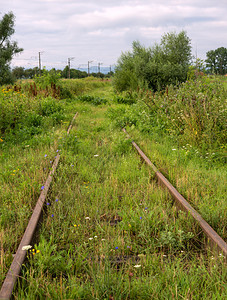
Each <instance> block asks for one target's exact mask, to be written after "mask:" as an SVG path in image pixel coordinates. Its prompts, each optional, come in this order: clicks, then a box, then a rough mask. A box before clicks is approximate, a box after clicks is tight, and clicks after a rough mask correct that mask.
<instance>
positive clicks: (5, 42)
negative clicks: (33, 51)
mask: <svg viewBox="0 0 227 300" xmlns="http://www.w3.org/2000/svg"><path fill="white" fill-rule="evenodd" d="M14 21H15V16H14V14H13V13H12V12H9V13H8V14H5V15H4V16H3V18H2V19H1V20H0V85H2V84H6V83H11V82H12V81H13V77H12V74H11V72H10V62H11V60H12V58H13V56H14V55H15V54H17V53H20V52H21V51H23V49H22V48H19V47H18V45H17V42H15V41H10V37H11V36H12V35H13V34H14V32H15V30H14Z"/></svg>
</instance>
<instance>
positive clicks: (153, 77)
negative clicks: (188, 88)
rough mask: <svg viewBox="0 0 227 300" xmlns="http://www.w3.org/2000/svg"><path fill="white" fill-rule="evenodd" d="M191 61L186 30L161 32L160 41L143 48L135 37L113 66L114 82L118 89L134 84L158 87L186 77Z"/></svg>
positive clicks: (189, 44) (152, 87)
mask: <svg viewBox="0 0 227 300" xmlns="http://www.w3.org/2000/svg"><path fill="white" fill-rule="evenodd" d="M190 62H191V42H190V39H189V38H188V37H187V35H186V32H185V31H182V32H180V33H179V34H176V33H175V32H172V33H167V34H165V35H164V36H163V37H162V39H161V43H160V45H158V44H156V45H154V46H153V47H152V48H145V47H144V46H142V45H141V44H140V43H139V42H138V41H134V42H133V44H132V52H126V53H122V55H121V57H120V58H119V60H118V64H117V67H116V69H115V76H114V85H115V88H116V89H117V90H118V91H123V90H127V89H132V90H135V89H136V88H137V87H138V86H140V87H147V88H150V89H153V90H154V91H156V90H161V89H163V88H164V87H165V86H167V85H168V84H171V83H172V84H175V83H177V82H182V81H185V80H186V79H187V72H188V69H189V66H190Z"/></svg>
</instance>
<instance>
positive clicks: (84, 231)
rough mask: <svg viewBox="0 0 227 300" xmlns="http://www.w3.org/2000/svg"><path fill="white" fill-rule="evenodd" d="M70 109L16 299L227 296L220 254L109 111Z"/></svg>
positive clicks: (84, 106)
mask: <svg viewBox="0 0 227 300" xmlns="http://www.w3.org/2000/svg"><path fill="white" fill-rule="evenodd" d="M73 109H74V111H73V112H72V114H73V113H75V112H76V111H78V112H79V116H78V118H77V119H76V122H75V125H74V127H73V129H72V131H71V132H70V134H69V136H66V135H64V134H63V133H62V129H59V131H58V137H60V139H59V141H61V142H59V143H60V144H59V145H57V148H58V149H59V150H61V152H60V153H61V160H60V165H59V167H58V170H57V174H56V177H55V180H54V182H53V184H52V189H51V193H50V194H49V196H48V199H47V203H46V206H45V212H44V216H43V224H42V225H41V226H40V229H39V239H38V241H37V244H36V245H35V246H34V249H33V250H31V252H29V253H28V261H27V262H26V266H25V267H24V268H23V272H22V279H21V280H20V281H19V282H18V289H17V292H15V295H14V296H15V298H16V299H173V298H175V299H192V298H193V299H212V298H213V299H224V298H225V296H226V295H225V276H226V273H225V272H226V271H225V268H224V265H223V258H222V257H216V258H214V257H212V256H211V255H210V254H209V253H207V251H206V247H205V245H204V243H203V242H204V241H203V237H202V236H201V234H200V230H199V229H198V228H197V227H196V226H194V225H193V223H192V220H191V218H190V217H188V216H186V215H185V214H184V213H183V212H180V213H177V212H176V209H175V208H174V206H173V204H172V200H171V199H170V198H169V196H168V195H167V194H166V192H165V191H163V190H161V189H160V188H159V187H157V185H156V182H155V180H154V179H153V173H152V171H151V170H150V169H149V168H148V167H147V166H146V165H145V164H144V163H143V162H142V161H141V160H140V159H139V157H138V155H137V154H136V152H135V151H134V150H133V149H132V147H131V144H130V142H129V141H127V140H126V138H125V135H124V133H122V132H121V131H120V130H119V129H116V128H115V127H113V124H112V123H111V122H110V120H109V119H108V118H107V115H106V111H107V106H100V107H98V108H97V107H94V106H92V105H89V104H81V103H77V104H75V105H74V107H73ZM53 148H54V147H53ZM54 151H56V149H54ZM52 153H53V152H52ZM42 154H44V153H42ZM48 155H49V153H48ZM50 155H52V154H50Z"/></svg>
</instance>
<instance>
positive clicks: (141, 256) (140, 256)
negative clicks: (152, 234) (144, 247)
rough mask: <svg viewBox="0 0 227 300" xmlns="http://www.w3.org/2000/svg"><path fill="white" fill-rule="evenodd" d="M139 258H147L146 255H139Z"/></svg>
mask: <svg viewBox="0 0 227 300" xmlns="http://www.w3.org/2000/svg"><path fill="white" fill-rule="evenodd" d="M138 257H139V258H143V257H146V255H145V254H138Z"/></svg>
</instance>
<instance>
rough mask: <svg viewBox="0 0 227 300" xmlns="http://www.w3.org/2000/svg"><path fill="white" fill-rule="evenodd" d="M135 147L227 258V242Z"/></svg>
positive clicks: (139, 150)
mask: <svg viewBox="0 0 227 300" xmlns="http://www.w3.org/2000/svg"><path fill="white" fill-rule="evenodd" d="M122 130H123V131H124V132H125V133H126V134H127V136H128V137H129V138H130V136H129V134H128V133H127V131H126V130H125V129H124V128H123V129H122ZM132 144H133V146H134V147H135V148H136V150H137V151H138V153H139V154H140V156H141V157H142V158H143V159H144V160H145V162H146V163H147V164H148V165H149V166H151V167H152V169H153V171H154V172H155V175H156V177H157V178H158V181H159V183H160V184H161V185H163V186H164V187H166V188H167V189H168V191H169V192H170V193H171V195H172V196H173V197H174V199H175V200H176V203H177V205H178V206H179V207H180V208H181V209H182V210H184V211H186V212H188V213H190V214H191V215H192V217H193V218H194V219H195V220H196V221H197V222H198V223H199V225H200V227H201V228H202V230H203V232H204V233H205V235H206V236H207V238H208V239H209V241H210V244H211V246H212V248H214V249H215V248H216V249H217V250H218V251H220V252H221V253H222V254H223V255H224V256H225V258H226V257H227V244H226V242H225V241H224V240H223V239H222V238H221V237H220V236H219V235H218V234H217V232H216V231H215V230H214V229H213V228H212V227H211V226H210V225H209V224H208V223H207V222H206V221H205V220H204V219H203V218H202V217H201V215H200V214H199V213H198V212H197V211H196V210H195V209H194V208H193V207H192V206H191V205H190V204H189V203H188V202H187V200H186V199H185V198H184V197H183V196H182V195H181V194H180V193H179V192H178V191H177V190H176V189H175V187H174V186H173V185H172V184H171V183H170V182H169V181H168V180H167V179H166V178H165V176H164V175H163V174H162V173H161V172H160V171H159V170H158V169H157V168H156V166H155V165H154V164H153V163H152V162H151V161H150V159H149V158H148V157H147V156H146V155H145V154H144V153H143V151H142V150H141V149H140V148H139V146H138V145H137V144H136V143H135V142H134V141H132Z"/></svg>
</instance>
